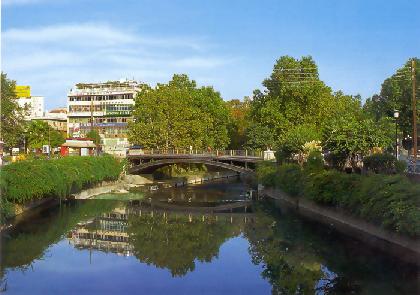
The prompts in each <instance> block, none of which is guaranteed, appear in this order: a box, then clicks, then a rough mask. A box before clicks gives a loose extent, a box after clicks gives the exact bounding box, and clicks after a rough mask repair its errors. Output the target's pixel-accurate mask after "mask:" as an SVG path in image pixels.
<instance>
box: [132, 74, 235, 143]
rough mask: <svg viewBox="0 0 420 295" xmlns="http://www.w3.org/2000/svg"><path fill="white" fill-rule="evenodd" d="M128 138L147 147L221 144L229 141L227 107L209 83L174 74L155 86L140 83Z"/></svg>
mask: <svg viewBox="0 0 420 295" xmlns="http://www.w3.org/2000/svg"><path fill="white" fill-rule="evenodd" d="M133 115H134V122H132V123H131V124H130V125H129V139H130V141H131V142H133V143H138V144H141V145H143V146H145V147H149V148H156V147H158V148H188V147H189V146H193V147H194V148H200V149H201V148H207V147H211V148H224V147H226V146H227V145H228V143H229V138H228V131H227V125H228V123H229V111H228V109H227V108H226V105H225V103H224V101H223V100H222V98H221V97H220V94H219V93H218V92H216V91H214V89H213V88H212V87H201V88H198V87H197V85H196V83H195V81H193V80H189V78H188V76H186V75H174V76H173V78H172V80H171V81H169V83H167V84H158V85H157V86H156V87H155V88H152V87H150V86H149V85H142V87H141V90H140V92H139V93H138V95H137V97H136V105H135V109H134V112H133Z"/></svg>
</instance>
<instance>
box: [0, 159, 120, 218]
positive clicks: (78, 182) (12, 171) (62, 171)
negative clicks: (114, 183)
mask: <svg viewBox="0 0 420 295" xmlns="http://www.w3.org/2000/svg"><path fill="white" fill-rule="evenodd" d="M121 171H122V164H121V163H120V162H119V161H118V160H117V159H115V158H113V157H111V156H101V157H66V158H60V159H53V160H30V161H21V162H16V163H12V164H10V165H7V166H4V167H2V168H1V170H0V189H1V193H2V199H1V206H0V207H1V215H2V219H4V218H5V217H8V216H10V215H13V214H14V210H15V207H16V206H15V205H16V204H24V203H26V202H29V201H33V200H37V199H42V198H47V197H56V198H63V197H66V196H68V195H69V194H70V193H72V192H77V191H80V190H81V189H82V188H84V187H87V186H90V185H92V184H95V183H98V182H101V181H104V180H116V179H118V176H119V175H120V173H121Z"/></svg>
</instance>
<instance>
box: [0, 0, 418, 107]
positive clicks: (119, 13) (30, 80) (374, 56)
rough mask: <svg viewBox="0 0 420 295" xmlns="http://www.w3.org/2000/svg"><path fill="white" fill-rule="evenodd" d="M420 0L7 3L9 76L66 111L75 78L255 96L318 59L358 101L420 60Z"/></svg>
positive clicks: (333, 81) (328, 78)
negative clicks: (290, 64) (274, 79)
mask: <svg viewBox="0 0 420 295" xmlns="http://www.w3.org/2000/svg"><path fill="white" fill-rule="evenodd" d="M419 7H420V1H419V0H410V1H404V0H399V1H397V0H395V1H391V0H388V1H383V0H381V1H376V0H372V1H369V0H360V1H359V0H358V1H351V0H348V1H339V0H335V1H334V0H330V1H328V0H312V1H309V0H308V1H299V0H295V1H291V0H289V1H280V0H277V1H270V0H259V1H245V0H242V1H233V0H231V1H221V0H213V1H211V0H207V1H206V0H202V1H192V0H191V1H187V0H167V1H158V0H154V1H152V0H145V1H141V0H137V1H136V0H119V1H116V0H3V1H2V7H1V8H2V12H1V14H2V18H1V25H2V27H1V31H2V36H1V40H2V42H1V49H2V70H3V71H5V72H6V73H7V74H8V76H9V77H10V78H12V79H14V80H17V83H18V84H19V85H31V87H32V94H33V95H44V96H45V97H46V107H47V108H53V107H58V106H65V104H66V94H67V92H68V90H69V89H70V88H71V87H72V85H74V84H75V83H77V82H98V81H107V80H118V79H120V78H123V77H128V78H133V77H134V78H135V79H137V80H140V81H143V82H146V83H150V84H155V83H156V82H165V81H168V80H169V79H170V78H171V76H172V75H173V73H186V74H188V75H189V76H190V77H191V78H192V79H194V80H196V81H197V82H198V84H199V85H213V86H214V88H215V89H216V90H218V91H220V93H221V94H222V97H223V98H224V99H225V100H227V99H232V98H243V97H244V96H246V95H251V94H252V91H253V90H254V89H256V88H261V87H262V86H261V82H262V80H263V79H264V78H265V77H268V76H269V75H270V73H271V70H272V67H273V65H274V63H275V60H276V59H277V58H279V57H280V56H282V55H291V56H293V57H301V56H303V55H311V56H312V57H313V58H314V59H315V61H316V63H317V64H318V66H319V71H320V77H321V79H322V80H324V81H325V82H326V83H327V85H329V86H331V87H332V88H333V90H343V91H344V92H345V93H348V94H361V95H362V97H363V98H364V99H365V98H367V97H369V96H371V95H373V94H374V93H377V92H378V91H379V90H380V85H381V83H382V82H383V80H384V79H385V78H386V77H388V76H390V75H392V73H393V72H394V71H395V70H396V69H397V68H398V67H400V66H401V65H403V64H404V63H405V62H406V61H407V59H408V58H410V57H412V56H417V57H418V56H420V9H419Z"/></svg>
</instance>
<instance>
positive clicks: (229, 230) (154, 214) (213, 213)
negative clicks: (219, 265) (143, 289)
mask: <svg viewBox="0 0 420 295" xmlns="http://www.w3.org/2000/svg"><path fill="white" fill-rule="evenodd" d="M251 208H252V201H251V200H242V201H237V200H236V201H231V202H224V203H222V204H214V206H209V204H208V203H205V202H203V203H201V204H200V205H199V206H194V204H182V203H181V204H179V203H178V204H173V203H169V202H163V201H159V200H149V201H131V202H127V203H119V206H118V207H116V208H115V209H113V210H112V211H110V212H106V213H102V214H100V215H99V216H97V217H94V218H92V219H90V220H88V221H85V222H80V223H79V224H78V225H77V227H75V228H74V229H73V230H71V231H70V233H69V235H68V239H69V241H70V243H71V244H72V245H73V246H74V247H75V248H78V249H89V250H99V251H102V252H112V253H116V254H119V255H124V256H132V255H134V256H136V257H137V258H139V259H140V260H141V261H142V262H148V263H150V261H154V264H155V265H156V266H158V267H161V268H168V269H169V270H170V271H171V273H172V275H173V276H178V275H184V274H186V272H188V271H192V270H193V269H194V260H195V259H196V258H198V259H200V257H201V259H202V260H203V261H211V259H212V258H213V257H215V256H217V253H218V250H219V247H220V245H221V244H222V243H223V242H224V241H225V240H227V239H229V238H231V237H234V236H237V235H239V234H240V233H241V232H243V230H244V226H245V225H246V224H248V223H252V222H254V221H255V220H254V219H255V214H254V213H253V212H252V209H251ZM158 248H161V251H160V253H155V254H154V252H155V251H156V249H158ZM186 249H188V251H187V252H189V253H188V254H186V253H185V250H186ZM168 251H170V252H171V253H172V255H175V256H176V255H179V256H184V257H186V259H180V258H178V259H177V260H176V263H173V262H171V259H165V258H163V259H162V258H159V257H158V256H160V257H168V255H169V253H167V252H168ZM177 252H178V253H177ZM165 253H166V254H165ZM151 257H155V259H151ZM156 261H158V262H157V263H156ZM159 261H160V262H159Z"/></svg>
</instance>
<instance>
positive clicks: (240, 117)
mask: <svg viewBox="0 0 420 295" xmlns="http://www.w3.org/2000/svg"><path fill="white" fill-rule="evenodd" d="M250 104H251V100H250V99H249V98H248V97H245V98H244V100H242V101H241V100H239V99H232V100H229V101H227V102H226V106H227V108H228V109H229V112H230V118H231V120H230V124H229V129H228V131H229V138H230V145H229V148H231V149H242V148H243V147H244V145H245V143H246V135H245V131H246V129H247V128H248V125H249V124H248V122H249V121H248V113H249V107H250Z"/></svg>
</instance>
